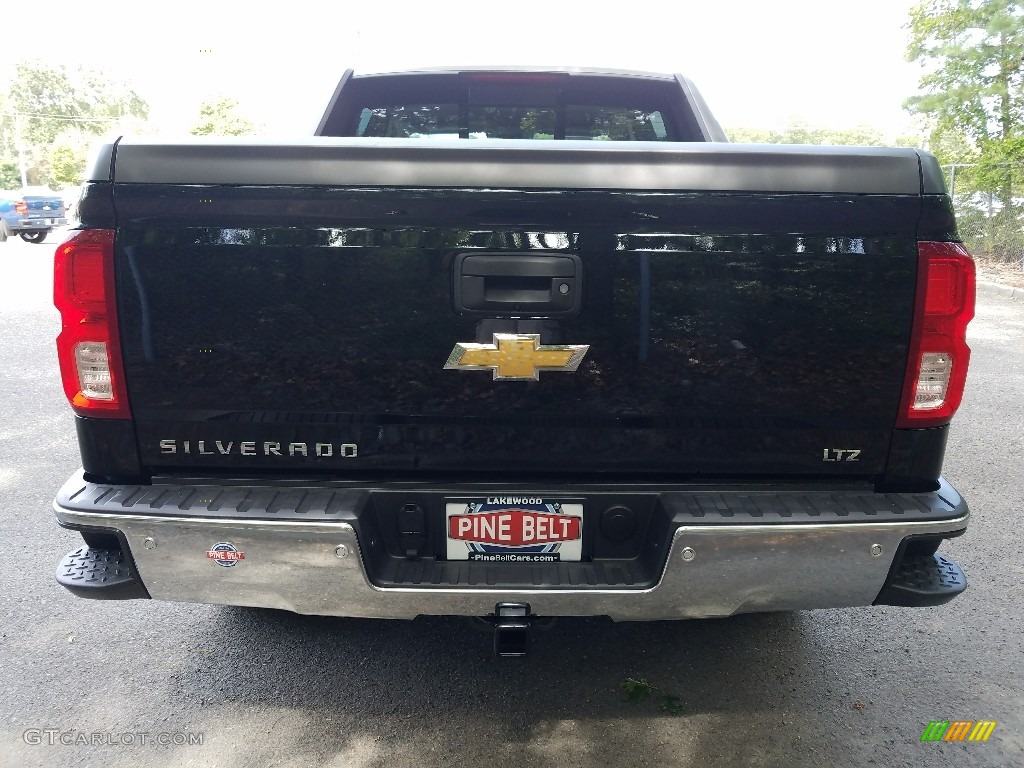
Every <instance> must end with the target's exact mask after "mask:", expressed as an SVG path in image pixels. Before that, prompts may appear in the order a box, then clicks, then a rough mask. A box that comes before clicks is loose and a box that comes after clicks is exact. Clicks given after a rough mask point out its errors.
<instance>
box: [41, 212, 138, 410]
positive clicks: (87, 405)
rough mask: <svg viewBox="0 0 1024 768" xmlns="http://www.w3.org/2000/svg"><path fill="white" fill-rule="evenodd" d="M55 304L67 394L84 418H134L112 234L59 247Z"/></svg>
mask: <svg viewBox="0 0 1024 768" xmlns="http://www.w3.org/2000/svg"><path fill="white" fill-rule="evenodd" d="M53 303H54V305H55V306H56V307H57V309H58V310H60V317H61V332H60V335H59V336H58V337H57V357H58V359H59V361H60V375H61V379H62V380H63V382H64V393H65V394H66V395H67V398H68V402H70V403H71V407H72V408H73V409H74V410H75V413H77V414H79V415H80V416H93V417H100V418H108V419H127V418H131V413H130V412H129V410H128V396H127V393H126V391H125V386H124V374H123V370H124V369H123V367H122V364H121V348H120V345H119V342H118V335H117V309H116V306H115V302H114V231H113V230H110V229H86V230H81V231H79V232H76V233H75V234H74V235H73V236H72V237H70V238H69V239H68V240H66V241H65V242H63V243H61V244H60V245H59V246H57V253H56V254H55V256H54V262H53Z"/></svg>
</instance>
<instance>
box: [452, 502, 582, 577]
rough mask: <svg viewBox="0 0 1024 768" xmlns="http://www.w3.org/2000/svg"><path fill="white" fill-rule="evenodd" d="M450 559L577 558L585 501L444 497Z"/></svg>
mask: <svg viewBox="0 0 1024 768" xmlns="http://www.w3.org/2000/svg"><path fill="white" fill-rule="evenodd" d="M445 517H446V520H445V522H446V529H447V539H448V550H447V551H448V559H449V560H476V561H483V562H494V563H552V562H559V561H562V562H578V561H579V560H580V559H581V557H582V556H583V504H582V503H580V501H579V500H568V499H555V498H541V497H539V496H487V497H484V498H472V499H447V500H446V502H445Z"/></svg>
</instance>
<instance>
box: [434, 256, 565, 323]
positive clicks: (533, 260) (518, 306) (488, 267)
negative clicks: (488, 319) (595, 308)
mask: <svg viewBox="0 0 1024 768" xmlns="http://www.w3.org/2000/svg"><path fill="white" fill-rule="evenodd" d="M454 266H455V280H454V286H453V288H454V290H453V298H454V302H455V309H456V310H457V311H459V312H465V313H472V314H486V315H491V316H502V315H507V316H512V315H516V316H522V315H527V316H530V317H556V316H563V315H574V314H577V313H578V312H579V308H580V300H581V295H582V291H581V290H580V288H581V285H582V279H581V278H582V264H581V262H580V258H579V256H577V255H576V254H570V253H558V254H546V255H537V254H514V253H513V254H510V253H460V254H458V255H457V256H456V257H455V264H454Z"/></svg>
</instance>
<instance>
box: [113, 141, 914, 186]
mask: <svg viewBox="0 0 1024 768" xmlns="http://www.w3.org/2000/svg"><path fill="white" fill-rule="evenodd" d="M112 177H113V180H114V182H115V183H143V184H145V183H155V184H213V185H293V186H309V185H318V186H358V187H453V188H467V187H486V188H492V189H494V188H530V189H618V190H666V191H668V190H671V191H688V190H700V191H722V192H726V191H738V192H784V193H819V194H886V195H894V194H895V195H919V194H921V191H922V181H921V157H920V155H919V154H918V152H917V150H913V149H902V148H882V147H827V146H802V145H771V146H768V145H752V144H725V143H693V144H688V143H665V142H629V143H626V142H623V143H616V144H614V145H611V146H610V145H609V143H608V142H594V141H557V142H553V141H552V142H542V141H528V140H526V141H520V140H486V139H484V140H459V141H452V140H443V139H352V138H343V139H342V138H310V139H298V140H296V139H290V140H288V141H286V142H281V141H274V140H272V139H251V138H247V139H240V140H228V139H216V140H202V139H196V140H190V141H188V142H187V143H180V144H169V143H162V142H157V141H148V140H140V139H124V140H121V142H120V143H119V144H118V145H117V147H116V154H115V157H114V163H113V174H112Z"/></svg>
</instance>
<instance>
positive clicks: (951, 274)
mask: <svg viewBox="0 0 1024 768" xmlns="http://www.w3.org/2000/svg"><path fill="white" fill-rule="evenodd" d="M917 253H918V267H917V269H918V273H917V296H916V298H915V308H914V325H913V330H912V331H911V337H910V355H909V358H908V364H907V376H906V380H905V381H904V384H903V400H902V403H901V405H900V415H899V418H898V419H897V422H896V426H897V427H903V428H913V427H937V426H941V425H943V424H947V423H948V422H949V420H950V419H951V418H952V417H953V414H954V413H956V409H957V408H959V407H960V400H961V399H962V398H963V394H964V384H965V383H966V382H967V364H968V362H969V361H970V357H971V350H970V348H969V347H968V346H967V324H968V323H969V322H970V321H971V318H972V317H974V261H973V260H972V259H971V256H970V254H969V253H967V251H966V250H964V247H963V246H962V245H960V244H959V243H936V242H923V243H918V244H917Z"/></svg>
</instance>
